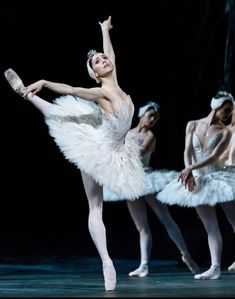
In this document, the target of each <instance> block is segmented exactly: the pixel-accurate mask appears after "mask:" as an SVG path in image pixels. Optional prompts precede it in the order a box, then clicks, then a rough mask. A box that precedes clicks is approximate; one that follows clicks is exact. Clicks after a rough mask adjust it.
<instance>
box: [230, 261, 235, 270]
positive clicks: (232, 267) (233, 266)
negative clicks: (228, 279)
mask: <svg viewBox="0 0 235 299" xmlns="http://www.w3.org/2000/svg"><path fill="white" fill-rule="evenodd" d="M228 271H230V272H235V262H233V263H232V265H230V266H229V267H228Z"/></svg>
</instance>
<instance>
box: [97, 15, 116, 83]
mask: <svg viewBox="0 0 235 299" xmlns="http://www.w3.org/2000/svg"><path fill="white" fill-rule="evenodd" d="M99 24H100V26H101V30H102V37H103V51H104V54H105V55H107V56H108V58H109V59H110V61H111V62H112V64H113V68H114V69H113V73H112V74H113V76H114V78H115V80H117V74H116V63H115V53H114V50H113V45H112V42H111V39H110V34H109V30H111V29H112V28H113V26H112V24H111V16H109V18H108V19H107V20H105V21H103V22H99Z"/></svg>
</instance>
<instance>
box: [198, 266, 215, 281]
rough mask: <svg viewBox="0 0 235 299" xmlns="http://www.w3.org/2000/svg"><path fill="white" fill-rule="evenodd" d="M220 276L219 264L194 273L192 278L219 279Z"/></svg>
mask: <svg viewBox="0 0 235 299" xmlns="http://www.w3.org/2000/svg"><path fill="white" fill-rule="evenodd" d="M220 276H221V271H220V266H219V265H214V266H211V267H210V269H209V270H207V271H206V272H203V273H201V274H196V275H194V279H219V278H220Z"/></svg>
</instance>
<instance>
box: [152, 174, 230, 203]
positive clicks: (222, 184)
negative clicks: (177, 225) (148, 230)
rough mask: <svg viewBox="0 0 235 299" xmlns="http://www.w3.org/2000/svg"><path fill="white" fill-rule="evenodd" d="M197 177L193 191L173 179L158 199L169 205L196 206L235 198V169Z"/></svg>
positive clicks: (159, 194)
mask: <svg viewBox="0 0 235 299" xmlns="http://www.w3.org/2000/svg"><path fill="white" fill-rule="evenodd" d="M195 179H196V188H195V190H194V191H192V192H190V191H188V190H187V189H186V188H185V187H184V185H183V184H182V183H181V182H178V181H177V179H175V180H173V181H172V182H170V183H169V184H168V185H167V186H166V187H165V188H164V189H163V190H162V191H161V192H159V193H158V196H157V198H158V200H160V201H161V202H163V203H166V204H169V205H174V204H177V205H179V206H184V207H196V206H198V205H205V204H206V205H210V206H214V205H216V204H217V203H222V202H227V201H232V200H234V199H235V172H234V171H216V172H213V173H208V174H206V175H202V176H198V177H196V178H195Z"/></svg>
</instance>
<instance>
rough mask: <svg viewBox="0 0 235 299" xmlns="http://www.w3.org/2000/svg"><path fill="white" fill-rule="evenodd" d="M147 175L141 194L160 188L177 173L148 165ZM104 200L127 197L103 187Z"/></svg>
mask: <svg viewBox="0 0 235 299" xmlns="http://www.w3.org/2000/svg"><path fill="white" fill-rule="evenodd" d="M145 171H146V173H147V177H146V180H145V188H144V191H143V194H142V196H146V195H148V194H155V193H158V192H159V191H160V190H162V189H163V188H164V187H165V186H166V185H167V184H168V183H169V182H170V181H172V180H173V179H174V178H176V177H178V175H179V173H178V172H176V171H174V170H167V169H160V170H155V171H153V170H152V169H151V168H150V167H148V168H145ZM103 194H104V201H107V202H108V201H122V200H126V199H127V198H125V197H123V196H122V195H118V194H116V193H113V192H111V191H110V190H108V189H107V188H105V187H104V189H103Z"/></svg>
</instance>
